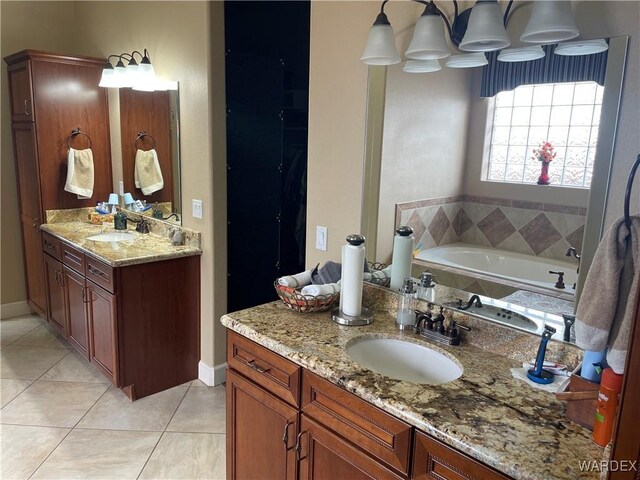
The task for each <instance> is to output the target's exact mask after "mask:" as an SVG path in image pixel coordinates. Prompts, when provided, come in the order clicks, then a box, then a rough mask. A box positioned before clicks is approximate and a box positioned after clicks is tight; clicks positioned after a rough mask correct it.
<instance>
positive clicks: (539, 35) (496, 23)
mask: <svg viewBox="0 0 640 480" xmlns="http://www.w3.org/2000/svg"><path fill="white" fill-rule="evenodd" d="M388 1H389V0H383V2H382V5H381V8H380V14H378V17H377V18H376V21H375V22H374V24H373V27H372V28H371V30H370V32H369V36H368V39H367V45H366V47H365V50H364V53H363V55H362V57H361V60H362V61H363V62H364V63H366V64H367V65H393V64H396V63H398V62H399V61H400V56H399V55H398V50H397V48H396V43H395V37H394V34H393V28H392V27H391V24H390V22H389V19H388V18H387V15H386V14H385V13H384V7H385V5H386V3H387V2H388ZM411 1H413V2H417V3H421V4H423V5H425V9H424V11H423V13H422V15H421V16H420V18H419V19H418V21H417V23H416V25H415V27H414V31H413V37H412V38H411V42H410V43H409V47H408V48H407V51H406V53H405V56H406V58H407V59H409V60H435V59H440V58H446V57H449V56H450V55H451V51H450V50H449V46H448V45H447V39H446V37H447V36H448V37H449V41H450V43H451V45H452V46H454V47H455V48H457V49H458V50H461V51H466V52H474V53H482V52H493V51H497V50H503V49H505V48H507V47H509V46H510V45H511V41H510V40H509V37H508V36H507V32H506V28H505V27H506V24H507V21H508V19H509V14H510V12H511V7H512V6H513V3H514V0H509V2H508V3H507V6H506V9H505V10H504V13H503V11H502V9H501V7H500V5H499V4H498V1H497V0H476V3H475V5H474V6H473V7H472V8H469V9H466V10H463V11H461V12H459V11H458V1H457V0H453V7H454V15H453V19H452V20H451V21H450V20H449V19H448V18H447V16H446V15H445V14H444V13H443V11H442V10H441V9H440V8H439V7H438V6H437V5H436V3H435V2H434V0H429V1H427V0H411ZM438 17H440V19H438ZM440 20H441V21H442V22H444V25H441V24H440ZM578 35H579V31H578V29H577V27H576V25H575V21H574V20H573V15H572V13H571V2H570V1H568V0H536V1H534V2H533V9H532V12H531V16H530V18H529V21H528V23H527V26H526V28H525V30H524V33H523V34H522V36H521V37H520V40H521V41H522V42H525V43H535V44H538V45H537V46H528V47H522V48H514V49H510V50H509V51H507V52H506V53H505V54H504V55H502V58H501V61H528V60H534V59H536V58H541V57H544V51H542V49H541V48H540V46H539V45H540V44H546V43H557V42H559V41H564V40H569V39H572V38H575V37H577V36H578ZM541 53H542V55H541ZM473 59H475V61H473ZM449 63H451V65H450V64H449ZM486 63H487V62H486V58H485V59H484V61H483V60H482V59H481V58H480V56H475V57H465V58H460V59H455V60H453V61H452V62H447V66H453V68H469V67H475V66H481V65H486Z"/></svg>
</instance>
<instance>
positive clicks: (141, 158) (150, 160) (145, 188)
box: [133, 148, 164, 195]
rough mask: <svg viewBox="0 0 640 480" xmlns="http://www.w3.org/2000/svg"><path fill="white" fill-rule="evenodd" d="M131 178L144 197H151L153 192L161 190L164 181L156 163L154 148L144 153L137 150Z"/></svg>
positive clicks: (156, 155) (156, 156)
mask: <svg viewBox="0 0 640 480" xmlns="http://www.w3.org/2000/svg"><path fill="white" fill-rule="evenodd" d="M133 177H134V181H135V184H136V187H137V188H139V189H141V190H142V193H144V194H145V195H151V194H152V193H153V192H157V191H158V190H162V188H163V187H164V180H163V178H162V171H161V170H160V163H159V162H158V154H157V153H156V150H155V149H154V148H152V149H151V150H147V151H146V152H145V151H144V150H140V149H138V151H137V152H136V160H135V167H134V171H133Z"/></svg>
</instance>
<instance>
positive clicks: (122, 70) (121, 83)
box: [112, 66, 131, 88]
mask: <svg viewBox="0 0 640 480" xmlns="http://www.w3.org/2000/svg"><path fill="white" fill-rule="evenodd" d="M112 81H113V85H114V86H115V87H116V88H125V87H130V86H131V84H130V79H129V76H128V75H127V68H126V67H124V66H123V67H118V66H116V67H115V68H114V69H113V80H112Z"/></svg>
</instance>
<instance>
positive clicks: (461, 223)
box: [453, 208, 473, 237]
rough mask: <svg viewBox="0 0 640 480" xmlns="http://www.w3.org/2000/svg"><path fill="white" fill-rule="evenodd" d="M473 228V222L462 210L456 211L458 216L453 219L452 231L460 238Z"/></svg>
mask: <svg viewBox="0 0 640 480" xmlns="http://www.w3.org/2000/svg"><path fill="white" fill-rule="evenodd" d="M471 227H473V220H471V218H469V215H467V212H465V211H464V208H461V209H460V210H458V214H457V215H456V217H455V218H454V219H453V229H454V230H455V231H456V233H457V234H458V236H459V237H461V236H462V234H463V233H465V232H466V231H467V230H469V229H470V228H471Z"/></svg>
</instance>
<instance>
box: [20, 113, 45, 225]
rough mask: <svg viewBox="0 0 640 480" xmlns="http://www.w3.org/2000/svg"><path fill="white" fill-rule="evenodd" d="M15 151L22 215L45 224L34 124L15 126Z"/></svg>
mask: <svg viewBox="0 0 640 480" xmlns="http://www.w3.org/2000/svg"><path fill="white" fill-rule="evenodd" d="M13 149H14V154H15V158H16V169H17V175H18V201H19V202H20V213H21V214H22V215H24V216H26V217H29V218H32V219H34V220H36V221H38V223H43V220H42V211H41V206H40V180H39V178H40V174H39V169H38V151H37V148H36V133H35V126H34V125H33V124H32V123H17V124H14V125H13Z"/></svg>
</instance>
